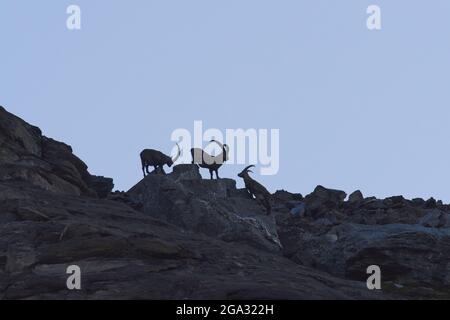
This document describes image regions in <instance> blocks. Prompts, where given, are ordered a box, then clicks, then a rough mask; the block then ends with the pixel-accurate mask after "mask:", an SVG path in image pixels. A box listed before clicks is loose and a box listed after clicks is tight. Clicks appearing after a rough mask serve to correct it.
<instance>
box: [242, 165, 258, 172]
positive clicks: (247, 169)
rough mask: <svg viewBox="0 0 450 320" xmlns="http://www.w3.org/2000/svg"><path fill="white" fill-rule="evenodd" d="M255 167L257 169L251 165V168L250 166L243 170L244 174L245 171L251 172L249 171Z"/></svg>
mask: <svg viewBox="0 0 450 320" xmlns="http://www.w3.org/2000/svg"><path fill="white" fill-rule="evenodd" d="M253 167H255V165H253V164H252V165H251V166H248V167H246V168H245V169H244V170H242V172H245V171H250V170H249V169H250V168H253Z"/></svg>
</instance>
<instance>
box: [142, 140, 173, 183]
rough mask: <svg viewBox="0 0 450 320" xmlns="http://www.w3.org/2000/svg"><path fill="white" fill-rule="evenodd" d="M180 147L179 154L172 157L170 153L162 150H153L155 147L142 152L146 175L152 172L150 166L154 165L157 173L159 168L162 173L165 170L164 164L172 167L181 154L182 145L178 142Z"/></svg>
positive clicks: (143, 167) (143, 168) (143, 171)
mask: <svg viewBox="0 0 450 320" xmlns="http://www.w3.org/2000/svg"><path fill="white" fill-rule="evenodd" d="M177 147H178V154H177V156H176V157H175V158H174V159H172V158H171V157H169V156H168V155H165V154H164V153H162V152H161V151H158V150H153V149H145V150H143V151H142V152H141V163H142V173H143V174H144V177H145V176H146V174H145V173H146V172H147V174H150V172H149V170H148V167H150V166H152V167H154V168H155V171H154V172H155V173H157V171H158V169H159V170H161V172H162V173H165V172H164V168H163V167H164V165H168V166H169V167H171V166H172V165H173V164H174V162H175V161H177V160H178V158H179V157H180V155H181V150H180V146H179V145H178V144H177Z"/></svg>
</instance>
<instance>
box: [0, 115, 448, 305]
mask: <svg viewBox="0 0 450 320" xmlns="http://www.w3.org/2000/svg"><path fill="white" fill-rule="evenodd" d="M0 147H1V148H0V299H117V298H122V299H205V298H207V299H270V298H271V299H355V298H361V299H401V298H427V299H435V298H446V299H450V289H449V288H450V206H448V205H444V204H443V203H442V201H437V200H435V199H433V198H430V199H428V200H423V199H418V198H417V199H412V200H408V199H405V198H404V197H402V196H395V197H389V198H386V199H376V198H374V197H370V198H365V197H364V196H363V194H362V193H361V192H360V191H355V192H353V193H351V194H350V196H349V197H348V200H346V196H347V195H346V193H345V192H343V191H340V190H333V189H327V188H325V187H323V186H318V187H317V188H316V189H315V190H314V191H313V192H312V193H311V194H309V195H306V196H305V197H303V196H302V195H300V194H292V193H289V192H287V191H284V190H283V191H277V192H276V193H275V194H273V195H272V198H273V214H272V215H271V216H267V215H266V214H265V211H264V209H263V208H262V207H261V206H260V205H259V204H257V202H256V201H255V200H253V199H251V198H250V197H249V195H248V193H247V192H246V191H245V190H243V189H237V188H236V182H235V181H234V180H231V179H220V180H213V181H211V180H202V179H201V176H200V174H199V171H198V168H197V166H195V165H178V166H175V167H174V168H173V172H172V173H170V174H168V175H163V174H161V173H158V174H151V175H149V176H147V177H146V178H144V179H143V180H141V181H140V182H138V183H137V184H136V185H135V186H134V187H133V188H131V189H130V190H129V191H128V192H114V193H111V190H112V188H113V181H112V179H109V178H104V177H97V176H92V175H91V174H90V173H89V172H88V170H87V166H86V165H85V164H84V163H83V162H82V161H81V160H80V159H79V158H77V157H76V156H75V155H73V153H72V149H71V147H70V146H67V145H66V144H64V143H61V142H57V141H55V140H53V139H50V138H47V137H45V136H43V135H42V133H41V131H40V130H39V129H38V128H37V127H34V126H31V125H29V124H27V123H26V122H24V121H23V120H21V119H19V118H17V117H15V116H14V115H12V114H10V113H8V112H6V111H5V110H4V109H3V108H0ZM73 264H75V265H78V266H80V267H81V269H82V274H83V278H82V279H83V280H82V283H83V290H81V291H69V290H67V288H66V279H67V274H66V268H67V267H68V266H69V265H73ZM369 265H378V266H380V268H381V271H382V290H381V291H375V292H374V291H369V290H368V289H367V287H366V284H365V280H366V279H367V273H366V269H367V267H368V266H369Z"/></svg>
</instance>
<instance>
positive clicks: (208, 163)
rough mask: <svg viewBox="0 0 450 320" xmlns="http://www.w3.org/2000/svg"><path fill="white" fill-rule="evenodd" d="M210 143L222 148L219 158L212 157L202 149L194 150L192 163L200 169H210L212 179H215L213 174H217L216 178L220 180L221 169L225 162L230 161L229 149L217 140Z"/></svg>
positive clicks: (192, 151)
mask: <svg viewBox="0 0 450 320" xmlns="http://www.w3.org/2000/svg"><path fill="white" fill-rule="evenodd" d="M210 142H215V143H217V144H218V145H219V146H220V147H221V148H222V152H221V153H220V154H218V155H217V156H212V155H210V154H209V153H207V152H205V151H204V150H202V149H200V148H192V149H191V155H192V163H193V164H195V163H196V164H197V165H198V166H199V167H200V168H205V169H208V170H209V173H210V175H211V179H213V172H215V173H216V178H217V179H220V178H219V168H220V167H221V166H222V165H223V163H224V162H225V161H227V160H228V152H229V147H228V146H227V145H226V144H222V143H220V142H218V141H216V140H211V141H210Z"/></svg>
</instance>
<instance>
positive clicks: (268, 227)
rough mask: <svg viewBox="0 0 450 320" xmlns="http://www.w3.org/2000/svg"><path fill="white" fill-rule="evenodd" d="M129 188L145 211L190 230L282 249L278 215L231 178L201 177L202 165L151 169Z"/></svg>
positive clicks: (133, 197)
mask: <svg viewBox="0 0 450 320" xmlns="http://www.w3.org/2000/svg"><path fill="white" fill-rule="evenodd" d="M127 194H128V195H129V196H130V198H131V199H133V200H134V201H135V202H138V203H141V204H142V211H143V212H145V213H147V214H149V215H151V216H153V217H155V218H158V219H161V220H164V221H167V222H170V223H172V224H175V225H178V226H180V227H182V228H183V229H185V230H190V231H194V232H197V233H202V234H205V235H207V236H210V237H215V238H218V239H221V240H224V241H227V242H235V243H240V244H241V245H250V246H253V247H256V248H259V249H264V250H268V251H271V252H280V251H281V247H282V246H281V243H280V241H279V239H278V235H277V231H276V225H275V220H274V218H273V217H272V216H267V215H266V214H265V213H264V209H263V208H261V207H260V206H259V205H258V204H257V203H256V201H254V200H252V199H250V198H249V195H248V193H247V192H245V190H238V189H236V181H234V180H231V179H220V180H202V177H201V175H200V173H199V169H198V166H197V165H192V164H186V165H178V166H175V167H174V172H173V173H171V174H168V175H161V174H150V175H148V176H147V177H146V178H144V179H143V180H142V181H141V182H139V183H138V184H137V185H136V186H134V187H133V188H131V189H130V190H129V191H128V192H127Z"/></svg>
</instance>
